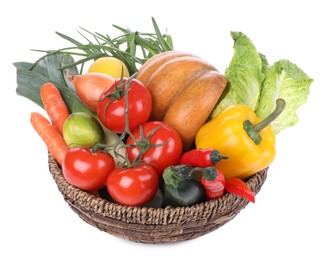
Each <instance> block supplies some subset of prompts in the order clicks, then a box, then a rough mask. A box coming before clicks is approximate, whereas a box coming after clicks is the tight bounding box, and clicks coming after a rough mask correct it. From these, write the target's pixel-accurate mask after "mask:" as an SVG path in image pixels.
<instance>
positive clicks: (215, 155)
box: [180, 149, 228, 167]
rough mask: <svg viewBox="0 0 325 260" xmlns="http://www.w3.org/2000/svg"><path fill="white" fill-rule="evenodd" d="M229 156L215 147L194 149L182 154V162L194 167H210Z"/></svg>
mask: <svg viewBox="0 0 325 260" xmlns="http://www.w3.org/2000/svg"><path fill="white" fill-rule="evenodd" d="M227 158H228V157H226V156H222V155H221V154H220V153H219V151H217V150H214V149H193V150H190V151H188V152H185V153H184V154H183V155H182V158H181V161H180V164H188V165H191V166H194V167H209V166H213V165H215V164H217V163H218V162H219V161H220V160H222V159H227Z"/></svg>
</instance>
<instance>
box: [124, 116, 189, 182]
mask: <svg viewBox="0 0 325 260" xmlns="http://www.w3.org/2000/svg"><path fill="white" fill-rule="evenodd" d="M142 127H143V133H144V137H145V138H147V137H148V136H149V135H150V134H151V133H153V134H152V136H151V137H150V140H142V141H144V142H142V141H141V137H140V130H139V128H138V129H137V130H135V131H133V132H132V135H133V136H134V137H135V138H136V140H138V141H140V142H141V143H143V144H145V146H148V145H151V146H152V147H150V148H149V149H148V150H147V151H146V152H145V153H144V154H143V155H142V161H144V162H146V163H149V164H150V165H152V166H153V167H154V168H155V169H156V171H157V173H158V175H159V176H161V175H162V173H163V171H164V169H165V168H167V167H168V166H170V165H177V164H178V163H179V161H180V158H181V155H182V149H183V146H182V139H181V138H180V136H179V134H178V133H177V132H176V130H175V129H174V128H172V127H171V126H169V125H167V124H165V123H163V122H160V121H151V122H147V123H145V124H144V125H142ZM154 130H156V131H154ZM153 131H154V132H153ZM146 142H149V143H147V144H146ZM126 143H127V144H128V145H133V144H134V139H133V138H132V137H131V136H129V137H128V139H127V142H126ZM139 153H140V149H139V147H138V146H128V147H127V154H128V158H129V160H130V161H131V162H133V161H134V160H135V159H136V158H137V156H138V155H139Z"/></svg>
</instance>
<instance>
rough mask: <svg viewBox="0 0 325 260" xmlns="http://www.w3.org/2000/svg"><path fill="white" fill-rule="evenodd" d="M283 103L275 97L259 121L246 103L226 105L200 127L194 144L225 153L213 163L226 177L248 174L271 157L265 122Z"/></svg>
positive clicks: (270, 138) (272, 141) (272, 139)
mask: <svg viewBox="0 0 325 260" xmlns="http://www.w3.org/2000/svg"><path fill="white" fill-rule="evenodd" d="M284 107H285V101H284V100H283V99H278V100H277V107H276V109H275V110H274V111H273V113H272V114H271V115H270V116H268V117H267V118H265V119H264V120H263V121H262V120H261V119H259V118H258V117H257V116H256V114H255V112H254V111H253V110H252V109H251V108H250V107H247V106H245V105H241V104H239V105H233V106H229V107H227V108H226V109H224V110H223V111H221V112H220V113H219V114H218V115H217V116H216V117H215V118H213V119H212V120H211V121H209V122H207V123H206V124H205V125H203V126H202V127H201V128H200V130H199V131H198V133H197V135H196V140H195V143H196V147H197V148H212V149H215V150H218V151H219V152H220V153H221V154H222V155H223V156H228V159H225V160H221V161H220V162H219V163H218V164H217V165H216V168H218V169H219V170H220V171H221V172H223V174H224V176H225V178H226V179H230V178H233V177H238V178H241V179H244V178H247V177H250V176H251V175H253V174H255V173H257V172H259V171H260V170H262V169H264V168H266V167H268V166H269V165H270V164H271V163H272V161H273V160H274V158H275V154H276V151H275V136H274V134H273V132H272V130H271V128H270V127H269V126H268V125H269V124H270V123H271V122H272V121H273V120H274V119H275V118H277V117H278V116H279V114H280V113H281V112H282V111H283V109H284Z"/></svg>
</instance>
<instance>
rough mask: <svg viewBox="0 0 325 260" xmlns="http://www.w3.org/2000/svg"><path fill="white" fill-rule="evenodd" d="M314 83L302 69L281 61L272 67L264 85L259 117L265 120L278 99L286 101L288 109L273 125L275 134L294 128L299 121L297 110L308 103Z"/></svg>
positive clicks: (257, 111)
mask: <svg viewBox="0 0 325 260" xmlns="http://www.w3.org/2000/svg"><path fill="white" fill-rule="evenodd" d="M312 82H313V80H312V79H311V78H309V77H308V76H307V75H306V74H305V73H304V72H303V71H302V70H301V69H300V68H298V67H297V65H295V64H294V63H292V62H290V61H288V60H280V61H278V62H276V63H274V64H273V65H272V66H270V67H269V68H268V69H267V71H266V77H265V80H264V82H263V85H262V90H261V94H260V98H259V103H258V106H257V108H256V114H257V116H258V117H260V118H262V119H264V118H266V117H267V116H268V115H269V114H271V112H272V111H273V110H274V109H275V102H276V100H277V99H278V98H282V99H284V100H285V101H286V108H285V109H284V111H283V112H282V113H281V115H280V116H279V117H278V118H277V119H276V120H275V121H273V122H272V123H271V128H272V130H273V132H274V134H278V133H280V131H282V130H283V129H285V128H287V127H289V126H293V125H295V124H296V123H297V121H298V116H297V114H296V110H297V108H298V107H299V106H301V105H302V104H304V103H305V102H306V101H307V97H308V94H309V87H310V84H311V83H312Z"/></svg>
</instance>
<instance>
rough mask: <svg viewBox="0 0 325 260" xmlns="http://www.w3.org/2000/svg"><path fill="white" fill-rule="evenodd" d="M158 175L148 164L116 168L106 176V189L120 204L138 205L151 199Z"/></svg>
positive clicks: (155, 189) (155, 191) (156, 185)
mask: <svg viewBox="0 0 325 260" xmlns="http://www.w3.org/2000/svg"><path fill="white" fill-rule="evenodd" d="M158 184H159V180H158V175H157V173H156V171H155V170H154V169H153V167H151V166H150V165H146V164H140V165H138V166H136V167H134V168H125V169H123V168H116V169H115V170H114V171H112V172H111V173H110V174H109V175H108V178H107V181H106V186H107V191H108V193H109V194H110V196H111V197H112V199H113V200H114V201H116V202H117V203H119V204H121V205H126V206H138V205H141V204H144V203H146V202H148V201H149V200H151V199H152V198H153V197H154V196H155V194H156V193H157V190H158Z"/></svg>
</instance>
